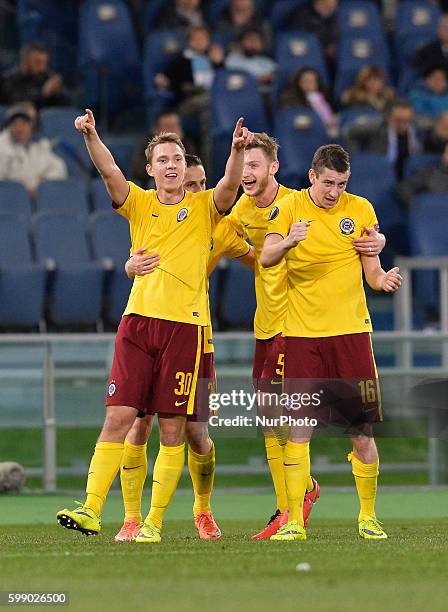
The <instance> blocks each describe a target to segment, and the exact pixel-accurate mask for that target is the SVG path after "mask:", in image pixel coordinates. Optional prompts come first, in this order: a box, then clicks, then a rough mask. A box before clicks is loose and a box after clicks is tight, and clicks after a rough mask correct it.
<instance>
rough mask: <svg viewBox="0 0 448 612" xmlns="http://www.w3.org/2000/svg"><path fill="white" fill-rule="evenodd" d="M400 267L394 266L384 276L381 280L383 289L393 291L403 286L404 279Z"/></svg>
mask: <svg viewBox="0 0 448 612" xmlns="http://www.w3.org/2000/svg"><path fill="white" fill-rule="evenodd" d="M399 272H400V268H392V269H391V270H389V272H386V274H385V275H384V276H383V279H382V282H381V289H382V290H383V291H386V293H393V292H394V291H397V289H399V288H400V287H401V281H402V280H403V279H402V277H401V275H400V274H399Z"/></svg>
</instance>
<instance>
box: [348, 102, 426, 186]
mask: <svg viewBox="0 0 448 612" xmlns="http://www.w3.org/2000/svg"><path fill="white" fill-rule="evenodd" d="M345 143H346V147H347V148H348V149H349V151H350V152H351V153H365V152H368V153H379V154H380V155H385V156H386V157H387V159H388V160H389V161H390V162H391V164H393V166H394V169H395V174H396V177H397V179H398V180H401V179H402V178H403V167H404V163H405V161H406V159H407V158H408V157H409V156H410V155H415V154H416V153H419V152H420V151H421V142H420V137H419V134H418V132H417V128H416V125H415V115H414V109H413V108H412V105H411V103H410V102H409V101H408V100H396V101H395V102H394V103H393V104H392V106H391V108H390V110H389V112H388V114H387V116H386V118H385V119H384V120H380V121H378V122H371V123H367V124H356V123H355V124H353V125H351V126H348V127H347V130H346V135H345Z"/></svg>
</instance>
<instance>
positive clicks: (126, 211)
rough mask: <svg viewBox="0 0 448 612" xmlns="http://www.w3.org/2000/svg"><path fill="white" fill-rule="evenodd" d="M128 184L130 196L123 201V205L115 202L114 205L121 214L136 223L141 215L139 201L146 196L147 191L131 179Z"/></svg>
mask: <svg viewBox="0 0 448 612" xmlns="http://www.w3.org/2000/svg"><path fill="white" fill-rule="evenodd" d="M128 184H129V193H128V197H127V198H126V200H125V201H124V202H123V204H122V206H119V207H118V206H117V205H116V204H115V203H113V204H112V206H113V208H114V209H115V210H116V211H117V213H118V214H119V215H121V216H122V217H124V218H125V219H128V221H129V222H130V223H135V222H136V221H137V220H138V217H139V208H140V206H139V203H140V202H142V201H143V200H144V199H145V198H146V191H145V190H144V189H142V188H141V187H139V186H138V185H136V184H135V183H132V182H131V181H128Z"/></svg>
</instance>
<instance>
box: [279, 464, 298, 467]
mask: <svg viewBox="0 0 448 612" xmlns="http://www.w3.org/2000/svg"><path fill="white" fill-rule="evenodd" d="M283 465H284V466H285V467H286V466H288V465H300V463H284V464H283Z"/></svg>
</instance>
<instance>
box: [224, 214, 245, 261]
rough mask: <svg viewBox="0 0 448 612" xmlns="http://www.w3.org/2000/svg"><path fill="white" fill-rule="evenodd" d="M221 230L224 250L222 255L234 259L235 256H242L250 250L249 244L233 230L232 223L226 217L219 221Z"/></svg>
mask: <svg viewBox="0 0 448 612" xmlns="http://www.w3.org/2000/svg"><path fill="white" fill-rule="evenodd" d="M220 226H222V230H223V234H224V235H223V240H224V245H223V246H224V250H223V253H222V254H223V256H224V257H230V259H235V258H236V257H242V256H243V255H247V254H248V253H249V250H250V246H249V245H248V243H247V242H246V241H245V240H244V238H241V236H240V235H239V234H238V233H237V231H236V230H235V228H234V226H233V224H232V223H231V222H230V221H229V219H228V217H225V218H224V219H223V220H222V221H221V223H220Z"/></svg>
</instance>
